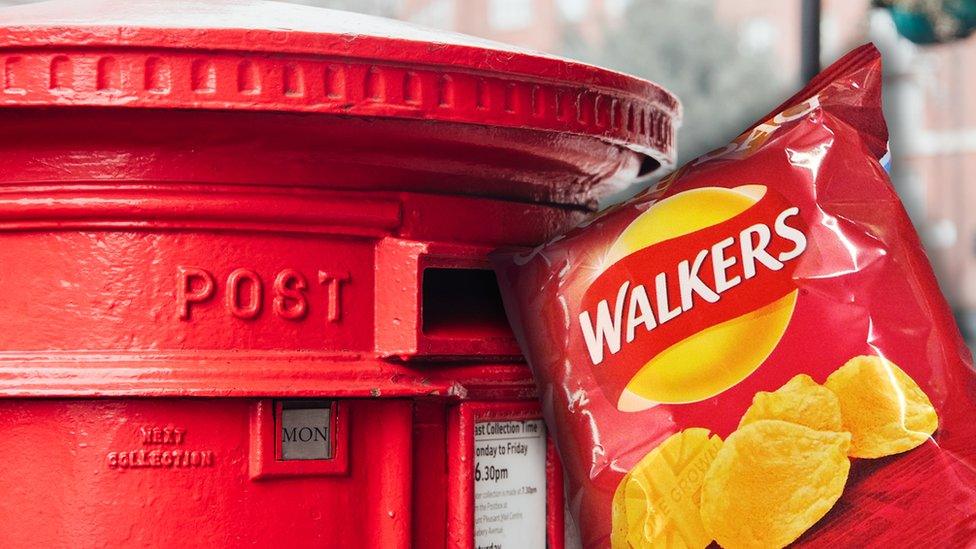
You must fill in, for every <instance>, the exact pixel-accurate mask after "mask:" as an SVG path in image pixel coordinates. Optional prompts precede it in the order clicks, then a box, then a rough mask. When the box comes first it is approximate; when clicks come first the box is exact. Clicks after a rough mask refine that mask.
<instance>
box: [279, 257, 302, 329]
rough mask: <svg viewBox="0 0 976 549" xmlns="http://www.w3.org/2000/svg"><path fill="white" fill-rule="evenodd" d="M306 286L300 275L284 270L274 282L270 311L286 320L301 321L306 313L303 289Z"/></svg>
mask: <svg viewBox="0 0 976 549" xmlns="http://www.w3.org/2000/svg"><path fill="white" fill-rule="evenodd" d="M307 286H308V284H307V283H306V282H305V277H304V276H302V273H300V272H298V271H296V270H295V269H285V270H283V271H281V272H280V273H278V276H277V277H275V281H274V292H275V298H274V301H273V302H272V309H273V310H274V312H275V314H276V315H278V316H280V317H281V318H284V319H286V320H301V319H303V318H305V315H306V314H307V313H308V300H307V299H305V289H306V288H307Z"/></svg>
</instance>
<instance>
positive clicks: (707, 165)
mask: <svg viewBox="0 0 976 549" xmlns="http://www.w3.org/2000/svg"><path fill="white" fill-rule="evenodd" d="M887 163H888V151H887V129H886V127H885V122H884V119H883V117H882V113H881V61H880V56H879V54H878V52H877V50H875V49H874V47H873V46H870V45H869V46H863V47H861V48H859V49H857V50H854V51H853V52H851V53H850V54H848V55H847V56H845V57H844V58H843V59H841V60H840V61H838V62H837V63H835V64H834V65H833V66H831V67H830V68H828V69H827V70H825V71H824V72H823V73H822V74H820V75H819V76H818V77H817V78H815V79H814V80H813V81H812V82H811V83H810V84H809V86H807V88H805V89H804V90H802V91H801V92H800V93H798V94H797V95H796V96H794V97H793V98H791V99H790V100H788V101H787V102H786V103H785V104H784V105H783V106H781V107H779V108H777V109H775V110H774V112H773V113H771V114H770V115H768V116H767V117H765V118H764V119H763V120H762V121H760V122H759V123H757V124H756V125H755V126H753V127H751V128H749V129H748V130H747V131H746V132H744V133H743V134H742V135H741V136H739V137H738V138H737V139H736V140H735V141H734V142H732V143H731V144H729V145H728V146H727V147H725V148H723V149H721V150H717V151H714V152H712V153H709V154H707V155H705V156H703V157H701V158H698V159H696V160H694V161H692V162H690V163H689V164H687V165H685V166H684V167H682V168H681V169H679V170H678V171H677V172H675V173H674V174H672V175H670V176H669V177H668V178H666V179H665V180H663V181H662V182H661V183H660V184H659V185H657V186H656V187H654V188H653V189H651V190H649V191H647V192H645V193H643V194H641V195H639V196H637V197H635V198H634V199H631V200H630V201H628V202H627V203H624V204H622V205H619V206H616V207H614V208H611V209H609V210H607V211H605V212H603V213H601V214H599V215H598V216H596V217H595V218H594V219H593V220H592V221H590V222H589V223H587V224H586V225H585V226H582V227H579V228H577V229H575V230H574V231H572V232H570V233H569V234H566V235H564V236H561V237H559V238H557V239H555V240H553V241H552V242H550V243H548V244H546V245H543V246H540V247H539V248H537V249H535V250H531V251H525V250H500V251H498V252H496V253H495V254H494V255H493V262H494V265H495V269H496V272H497V273H498V278H499V282H500V284H501V287H502V291H503V295H504V297H505V305H506V309H507V312H508V315H509V319H510V320H511V322H512V325H513V327H514V329H515V332H516V335H517V337H518V338H519V340H520V343H521V345H522V348H523V350H524V351H525V355H526V357H527V358H528V361H529V364H530V366H531V368H532V370H533V372H534V375H535V378H536V381H537V383H538V386H539V390H540V394H541V398H542V401H543V409H544V411H545V414H546V419H547V421H548V423H549V428H550V430H551V432H552V433H553V434H554V436H555V437H556V443H557V445H558V448H559V452H560V456H561V458H562V460H563V465H564V467H565V471H566V474H567V477H568V478H567V481H568V484H567V485H568V493H567V498H568V502H569V507H570V510H571V511H572V514H573V516H574V518H575V522H576V525H577V526H578V528H579V530H580V534H581V539H582V540H583V544H584V546H585V547H587V548H597V547H600V548H602V547H612V548H613V549H628V548H640V547H707V546H721V547H725V548H726V549H734V548H738V547H760V548H761V547H782V546H785V545H788V544H794V545H795V546H799V547H803V546H811V547H814V546H816V547H825V546H837V547H851V546H868V545H870V546H878V547H904V546H918V547H962V546H970V545H971V544H972V543H973V540H976V420H974V419H973V414H974V413H976V406H974V404H976V402H974V401H976V375H974V370H973V366H972V363H971V359H970V354H969V351H968V350H967V349H966V347H965V345H964V343H963V341H962V339H961V337H960V336H959V333H958V330H957V328H956V326H955V322H954V320H953V317H952V314H951V312H950V310H949V308H948V306H947V305H946V302H945V300H944V299H943V297H942V295H941V293H940V292H939V288H938V286H937V284H936V281H935V278H934V276H933V273H932V269H931V267H930V265H929V262H928V260H927V259H926V256H925V253H924V251H923V250H922V247H921V244H920V242H919V239H918V236H917V235H916V233H915V230H914V229H913V227H912V224H911V222H910V221H909V219H908V216H907V215H906V213H905V210H904V208H903V207H902V204H901V203H900V202H899V200H898V197H897V196H896V194H895V191H894V189H893V188H892V186H891V182H890V181H889V178H888V174H887V171H886V170H887ZM709 437H711V438H709ZM723 441H724V442H723Z"/></svg>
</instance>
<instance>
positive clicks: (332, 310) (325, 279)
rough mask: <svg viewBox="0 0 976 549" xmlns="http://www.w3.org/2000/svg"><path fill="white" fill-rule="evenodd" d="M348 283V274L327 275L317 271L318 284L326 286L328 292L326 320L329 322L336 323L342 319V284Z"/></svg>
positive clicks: (327, 273)
mask: <svg viewBox="0 0 976 549" xmlns="http://www.w3.org/2000/svg"><path fill="white" fill-rule="evenodd" d="M343 282H349V273H329V272H326V271H319V284H322V285H324V286H326V289H327V290H328V295H327V299H328V312H327V313H326V319H328V321H329V322H338V321H339V319H340V318H341V317H342V300H341V296H342V283H343Z"/></svg>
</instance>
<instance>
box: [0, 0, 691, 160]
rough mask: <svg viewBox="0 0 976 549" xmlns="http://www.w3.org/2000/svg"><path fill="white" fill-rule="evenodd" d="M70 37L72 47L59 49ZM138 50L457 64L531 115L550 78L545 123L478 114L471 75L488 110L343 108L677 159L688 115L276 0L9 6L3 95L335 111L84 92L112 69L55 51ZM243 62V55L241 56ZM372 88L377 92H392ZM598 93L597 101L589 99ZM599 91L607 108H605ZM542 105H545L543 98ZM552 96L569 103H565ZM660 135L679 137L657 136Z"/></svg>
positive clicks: (556, 68) (596, 78)
mask: <svg viewBox="0 0 976 549" xmlns="http://www.w3.org/2000/svg"><path fill="white" fill-rule="evenodd" d="M61 48H63V53H61V52H59V51H58V50H59V49H61ZM4 50H9V53H8V52H5V51H4ZM35 51H36V52H37V53H38V55H41V54H43V55H44V56H46V58H45V62H46V63H47V68H48V70H49V71H50V76H49V78H46V79H41V78H37V79H35V80H37V82H38V83H37V85H36V87H37V88H38V89H32V87H31V86H30V80H31V79H30V78H20V79H18V78H16V74H13V76H11V73H12V71H16V70H17V66H16V62H20V61H23V60H24V59H23V58H25V57H30V56H31V55H33V54H34V52H35ZM136 52H142V53H144V55H145V56H146V62H149V60H150V59H151V57H150V56H152V55H157V56H162V57H164V58H165V57H166V56H168V55H174V56H180V55H183V56H192V57H193V58H194V59H195V61H193V62H194V63H196V62H202V63H208V62H210V63H213V62H214V61H220V60H218V59H217V58H218V57H220V56H221V55H223V57H225V58H226V57H228V55H231V56H236V57H237V59H241V60H246V58H247V57H248V56H252V57H254V58H255V59H257V60H259V61H268V60H269V57H268V55H267V54H269V53H273V54H275V56H276V57H275V59H273V60H272V61H273V62H276V63H277V64H278V65H281V66H283V65H286V64H288V63H289V62H291V60H290V59H289V56H292V58H293V59H294V60H295V62H299V63H301V62H305V61H309V62H310V61H312V60H319V61H322V62H325V63H337V64H340V65H342V64H348V63H359V64H365V66H367V68H368V70H369V71H378V72H383V71H395V72H396V74H395V76H396V77H398V78H404V76H403V75H404V74H405V73H410V74H415V73H414V71H416V73H424V74H422V75H421V77H425V76H429V74H428V73H432V75H433V76H432V77H433V78H435V79H436V78H439V79H440V82H441V83H444V82H446V83H448V85H450V80H451V78H452V75H453V74H456V73H462V74H463V75H466V76H470V77H472V78H473V79H476V80H480V81H482V82H490V83H489V86H495V87H496V88H498V89H499V90H501V92H502V93H509V92H510V93H511V94H512V95H513V96H515V95H517V94H521V96H524V97H525V98H524V99H521V100H520V101H521V103H520V105H522V104H524V105H522V107H523V109H524V110H525V111H527V113H526V114H534V115H535V116H536V118H538V117H539V116H540V112H530V111H532V110H533V109H536V94H538V93H540V92H539V90H540V89H542V90H543V91H542V92H541V93H543V94H545V93H549V94H550V95H555V96H559V95H563V96H565V97H564V98H562V99H560V98H559V97H557V98H556V99H555V100H552V99H550V100H549V103H557V104H558V103H559V101H566V102H568V103H569V107H567V108H568V109H569V110H570V111H573V112H568V113H567V112H564V113H556V114H555V115H554V116H552V117H550V118H552V119H551V120H549V121H548V122H547V123H542V124H536V123H533V121H531V120H529V118H531V117H520V116H511V115H512V114H517V113H514V112H513V111H514V107H512V108H511V109H510V108H509V107H510V105H506V106H505V110H504V111H503V112H502V113H501V115H502V116H498V113H495V114H492V113H489V112H479V111H488V110H490V109H486V108H484V105H481V104H480V102H479V99H478V98H477V97H474V96H475V95H477V93H481V92H483V93H488V92H484V91H483V90H481V91H478V92H476V91H475V90H473V87H472V86H460V85H458V86H454V87H453V88H452V90H451V94H452V100H453V101H456V102H458V103H467V102H471V103H478V107H479V108H477V109H470V108H466V109H453V112H452V113H451V114H450V115H449V116H447V117H444V116H442V115H441V114H438V113H433V112H430V110H431V109H437V110H438V111H439V112H444V107H445V105H444V104H440V105H437V104H434V105H430V108H428V105H426V104H425V105H415V104H411V105H408V107H409V108H408V109H402V108H383V107H382V106H380V105H376V104H371V105H354V104H353V105H350V104H349V102H345V103H344V104H342V105H340V107H341V110H342V111H343V112H342V114H352V115H357V114H358V115H364V116H366V115H368V116H386V117H392V118H408V119H418V118H424V119H427V120H443V121H450V122H460V123H471V124H483V125H489V126H501V127H517V128H525V129H533V130H544V131H558V132H569V133H576V134H580V135H589V136H593V137H597V138H600V139H602V140H605V141H608V142H610V143H614V144H617V145H622V146H626V147H628V148H631V149H633V150H635V151H638V152H641V153H644V154H647V155H649V156H652V157H654V158H655V159H656V160H658V161H659V162H661V163H662V164H665V165H667V164H670V163H671V162H672V161H673V160H674V150H673V132H674V130H675V128H676V126H677V125H678V123H679V121H680V117H681V106H680V103H679V102H678V100H677V99H676V98H675V97H674V96H673V95H672V94H671V93H669V92H668V91H667V90H665V89H664V88H662V87H660V86H658V85H656V84H654V83H652V82H649V81H647V80H643V79H641V78H637V77H633V76H629V75H626V74H623V73H619V72H615V71H612V70H608V69H603V68H600V67H596V66H592V65H588V64H585V63H581V62H577V61H572V60H568V59H564V58H560V57H556V56H553V55H548V54H545V53H540V52H535V51H531V50H527V49H522V48H517V47H514V46H509V45H505V44H501V43H498V42H493V41H489V40H484V39H480V38H475V37H471V36H466V35H463V34H458V33H453V32H447V31H440V30H432V29H426V28H423V27H420V26H416V25H413V24H410V23H405V22H400V21H394V20H389V19H384V18H379V17H372V16H367V15H362V14H356V13H350V12H343V11H337V10H328V9H323V8H315V7H310V6H303V5H295V4H287V3H283V2H273V1H267V0H218V1H213V0H173V1H162V0H129V1H122V0H85V1H80V2H79V1H77V0H53V1H49V2H40V3H36V4H22V5H16V6H9V7H5V8H2V9H0V57H2V58H3V59H4V61H3V63H4V64H5V66H3V67H0V68H2V69H4V74H5V81H4V82H2V84H4V90H3V91H4V92H6V93H0V107H16V106H89V105H90V106H99V107H123V106H125V107H152V106H155V107H163V108H210V109H214V108H216V109H221V110H237V109H240V110H281V111H296V110H297V111H304V112H323V113H329V112H332V111H330V109H329V108H327V107H328V106H327V105H322V104H318V105H313V104H311V103H312V102H311V101H308V100H306V101H304V102H301V101H296V100H295V99H294V98H285V100H282V98H281V97H268V94H265V93H260V94H257V95H251V96H248V97H246V98H244V99H243V100H241V101H235V100H229V99H228V97H226V94H221V93H220V91H221V90H216V91H217V93H210V94H209V97H203V96H202V95H203V94H201V93H199V91H200V90H191V91H195V92H196V93H179V92H180V89H179V88H180V87H181V86H179V85H176V84H174V86H173V88H174V89H173V90H169V91H168V93H166V94H165V95H166V97H165V98H163V97H160V94H159V93H156V90H151V89H122V90H109V91H114V92H116V93H114V95H113V94H106V93H84V90H85V89H86V88H90V89H94V91H96V92H104V91H105V89H103V88H102V83H100V82H96V81H95V80H96V78H99V77H101V76H100V75H99V74H96V73H95V71H81V70H76V71H74V72H73V73H72V74H71V75H70V78H67V79H63V80H68V82H62V81H61V80H59V79H58V78H59V75H58V74H57V73H56V69H58V66H57V65H56V60H55V57H56V56H57V57H60V58H62V59H65V60H67V61H68V62H69V63H70V62H71V61H73V60H74V58H79V63H76V64H78V65H81V64H84V62H85V61H88V64H91V63H94V62H98V60H99V59H102V58H104V56H105V55H110V54H117V55H125V54H127V53H136ZM99 55H101V56H102V57H99ZM208 58H212V59H211V60H208ZM224 60H225V61H226V59H224ZM233 62H234V63H235V67H236V66H237V65H236V64H237V63H243V62H244V61H238V60H234V61H233ZM61 68H62V69H63V67H61ZM218 69H219V66H218ZM99 70H101V67H99ZM146 71H147V72H148V68H147V69H146ZM89 73H90V74H89ZM183 73H190V71H189V70H184V71H182V72H181V71H180V70H179V68H178V67H174V68H173V71H172V76H173V78H178V77H181V76H184V74H183ZM186 76H187V78H186V80H189V79H191V78H193V75H192V74H186ZM86 79H87V80H89V81H90V82H86ZM135 80H139V82H136V83H135V84H134V85H133V88H135V87H138V88H148V87H149V84H148V80H146V83H145V85H143V82H142V79H136V78H121V79H120V82H119V83H118V84H119V86H123V87H124V86H125V85H126V84H131V83H130V81H135ZM424 85H425V84H421V83H418V86H424ZM182 87H183V88H186V87H189V86H188V85H184V86H182ZM401 87H402V85H401ZM547 90H548V91H547ZM66 91H67V92H70V93H65V92H66ZM205 91H213V90H205ZM236 91H238V92H239V91H240V90H236ZM118 92H121V93H118ZM496 95H497V94H496ZM467 96H471V97H467ZM120 98H122V99H124V100H120ZM141 99H151V101H141ZM366 99H367V102H369V103H382V101H372V100H371V99H372V98H366ZM505 101H506V102H507V101H508V98H507V96H506V98H505ZM588 101H589V102H590V105H589V106H588V107H584V106H583V104H584V103H587V102H588ZM601 101H602V103H603V106H602V108H603V111H600V112H597V111H598V110H599V108H600V104H601ZM495 102H496V103H499V102H501V101H500V100H497V99H496V101H495ZM530 102H531V105H529V103H530ZM594 102H595V106H594ZM320 103H321V102H320ZM425 103H426V102H425ZM358 107H368V108H363V109H359V108H358ZM394 107H400V106H399V105H396V106H394ZM549 107H552V105H549ZM544 108H547V107H539V108H538V110H540V111H541V110H542V109H544ZM552 108H554V109H557V110H558V109H559V107H558V105H557V106H556V107H552ZM628 109H629V110H630V113H631V114H630V115H629V116H630V117H631V119H633V117H634V115H633V113H634V112H636V113H637V117H638V120H640V122H639V123H637V124H634V123H631V127H630V128H627V127H626V126H627V124H626V123H624V122H621V121H619V120H618V121H617V122H616V126H618V127H616V128H615V127H613V126H614V122H613V120H612V117H613V116H615V115H616V116H617V117H618V118H620V117H622V116H628V114H627V112H628V111H627V110H628ZM611 110H615V113H611V112H610V111H611ZM601 116H602V118H601ZM587 117H588V118H590V120H586V118H587ZM645 119H646V120H647V123H646V124H645V123H644V120H645ZM651 120H654V121H655V122H654V123H652V122H651ZM585 126H590V127H585ZM601 126H602V127H601ZM642 130H643V131H642ZM662 133H663V134H668V135H658V134H662Z"/></svg>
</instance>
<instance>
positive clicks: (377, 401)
mask: <svg viewBox="0 0 976 549" xmlns="http://www.w3.org/2000/svg"><path fill="white" fill-rule="evenodd" d="M272 29H273V30H272ZM283 29H289V30H283ZM0 68H2V69H3V79H2V81H0V84H2V88H3V89H2V93H0V118H2V120H3V127H4V130H5V131H4V132H2V134H0V280H2V281H3V288H4V289H3V295H2V297H0V302H2V304H3V314H2V315H0V397H2V398H0V463H3V467H2V470H0V493H2V494H4V496H3V498H0V524H2V525H3V526H2V527H0V545H3V546H5V547H22V546H47V547H58V546H111V547H116V546H141V545H153V546H168V545H193V546H204V545H205V546H225V547H229V546H235V547H236V546H243V545H254V546H287V547H305V546H307V547H323V546H324V547H407V546H416V547H474V546H475V540H476V539H479V540H481V539H491V535H492V534H491V533H490V532H488V529H490V528H492V527H493V525H492V524H490V523H491V521H492V520H495V519H497V520H500V521H502V522H504V521H505V520H511V521H514V522H515V523H518V522H519V520H520V519H519V518H518V517H515V518H512V517H507V518H498V516H497V515H491V513H490V512H488V511H486V510H485V509H487V508H486V507H482V508H480V510H477V509H476V507H477V505H478V502H476V496H477V493H480V492H478V490H479V488H478V486H479V484H478V483H487V484H482V485H490V486H497V487H507V486H509V485H510V484H512V483H514V482H522V484H521V485H519V487H518V489H519V490H522V492H521V493H525V492H526V491H527V492H528V493H530V494H532V493H535V492H534V491H535V490H540V491H541V493H542V494H543V496H544V497H543V499H542V500H539V499H534V500H533V501H535V502H538V501H544V502H545V503H544V506H545V509H544V513H543V515H544V516H543V518H542V520H541V522H540V523H539V524H537V531H539V530H544V536H543V537H542V538H541V539H543V540H545V542H547V543H549V545H550V547H557V548H558V547H561V546H562V535H563V534H562V527H563V524H562V516H563V501H562V496H561V487H562V484H561V483H562V481H561V477H560V470H559V463H558V459H557V458H556V456H555V451H554V448H553V447H552V445H551V444H550V443H548V442H547V441H546V435H545V432H544V427H540V425H541V423H540V422H538V421H537V420H538V419H539V418H540V417H541V414H540V409H539V407H538V405H537V404H536V402H537V396H538V395H537V394H536V392H535V389H534V386H533V383H532V379H531V376H530V375H529V373H528V370H527V369H526V368H525V366H524V364H523V363H522V361H521V358H520V353H519V351H518V347H517V345H516V343H515V341H514V340H513V338H512V335H511V333H510V331H509V329H508V326H507V323H506V321H505V317H504V312H503V311H502V309H501V304H500V301H499V299H498V297H497V294H496V293H495V292H496V291H497V290H496V289H495V288H494V286H493V284H494V280H493V277H492V275H491V274H490V271H488V269H487V265H486V263H485V260H484V258H485V255H486V253H487V252H488V251H490V250H491V249H493V248H495V247H497V246H500V245H506V246H511V245H515V246H527V247H528V246H533V245H535V244H537V243H539V242H542V241H544V240H545V239H547V238H550V237H551V236H552V235H553V234H555V233H557V232H558V231H560V230H563V229H565V228H567V227H569V226H572V225H573V224H575V223H577V222H578V221H579V220H581V219H582V217H583V216H584V215H585V214H586V213H587V212H588V211H590V210H591V209H592V208H593V206H594V204H595V200H596V199H597V198H598V197H599V196H600V195H601V194H604V193H607V192H611V191H612V190H613V189H615V188H618V187H619V186H620V185H622V184H623V182H626V181H629V180H632V179H633V178H634V177H637V176H639V175H641V174H643V173H646V172H648V171H650V170H652V169H653V168H655V167H657V166H659V165H661V164H666V163H668V162H670V160H671V159H672V154H673V151H672V140H673V127H672V126H673V121H674V119H675V118H676V117H677V115H678V107H677V104H676V102H675V101H674V99H673V98H672V97H671V96H670V95H668V94H667V93H666V92H664V91H663V90H661V89H659V88H657V87H655V86H653V85H651V84H649V83H646V82H642V81H639V80H635V79H630V78H628V77H625V76H622V75H619V74H616V73H611V72H607V71H602V70H600V69H596V68H593V67H588V66H583V65H578V64H573V63H570V62H566V61H563V60H558V59H555V58H550V57H545V56H542V55H539V54H531V53H527V52H521V51H518V50H511V49H505V48H502V47H501V46H498V45H491V44H486V43H481V42H479V41H476V40H474V39H467V38H458V37H456V36H454V35H447V34H444V35H442V34H438V33H433V32H430V31H422V30H418V29H415V28H413V27H407V26H400V25H398V24H395V23H391V22H385V21H382V20H375V19H369V18H362V19H360V18H359V17H358V16H352V15H349V14H342V13H339V12H329V11H325V10H313V9H310V8H305V7H300V6H287V5H283V4H273V3H256V2H244V3H241V2H231V3H218V4H214V3H196V2H178V3H159V4H155V3H145V2H136V3H132V2H124V3H112V2H101V3H87V4H82V5H78V4H77V3H62V4H58V3H55V4H54V5H53V6H52V5H47V6H44V5H42V6H26V7H18V8H8V9H5V10H0ZM540 429H541V430H540ZM513 432H517V433H520V434H521V435H524V437H509V436H507V435H508V434H510V433H513ZM479 437H482V438H479ZM484 437H488V438H484ZM491 437H495V438H491ZM509 438H513V439H518V440H514V441H507V439H509ZM489 439H490V440H491V441H492V442H491V444H494V445H496V446H498V445H501V446H502V447H505V448H510V449H512V450H511V451H512V452H513V453H514V454H517V455H510V456H509V457H511V458H512V459H514V460H515V461H513V462H511V463H515V465H498V464H501V463H503V461H497V462H494V461H492V462H491V464H489V461H490V459H499V458H498V456H487V457H484V456H486V455H485V454H482V453H481V450H478V449H477V448H478V444H479V442H478V441H479V440H489ZM523 440H524V441H525V442H524V444H523ZM499 441H502V442H499ZM509 442H512V445H511V446H509V445H508V444H509ZM496 443H497V444H496ZM502 452H504V450H502ZM540 452H541V453H540ZM533 455H534V456H535V457H530V456H533ZM540 456H542V457H540ZM519 459H521V460H522V461H519ZM533 460H534V461H533ZM526 464H529V465H526ZM523 466H525V467H528V466H531V467H538V469H533V471H535V472H534V473H532V474H533V475H535V476H534V477H532V478H533V479H534V480H532V482H528V481H525V482H523V480H522V477H519V476H518V475H521V474H523V473H524V474H529V473H526V472H525V471H523V470H522V469H523V468H524V467H523ZM526 478H528V477H526ZM530 484H531V485H530ZM486 497H487V496H486ZM478 501H481V500H478ZM485 501H487V500H485ZM499 501H503V500H499ZM504 501H507V502H508V503H511V501H514V500H504ZM482 503H484V502H482ZM536 507H538V504H537V503H536ZM485 513H487V515H486V514H485ZM526 513H527V512H526ZM517 514H519V516H521V515H522V514H523V513H522V511H518V513H517ZM492 516H495V519H492V518H491V517H492ZM528 516H529V515H528V514H526V517H528ZM478 517H480V518H478ZM486 517H487V518H486ZM526 520H529V519H528V518H526ZM532 520H536V519H532ZM479 521H480V522H479ZM494 526H498V525H494ZM505 527H506V526H504V525H502V528H503V529H504V528H505ZM479 528H481V529H483V530H484V531H483V532H481V533H480V534H479V533H477V530H478V529H479ZM512 528H515V530H512V531H518V530H517V528H518V526H515V527H512Z"/></svg>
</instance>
